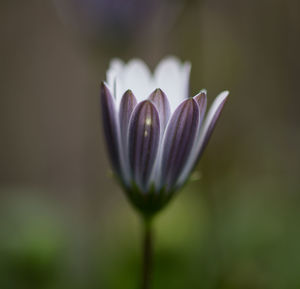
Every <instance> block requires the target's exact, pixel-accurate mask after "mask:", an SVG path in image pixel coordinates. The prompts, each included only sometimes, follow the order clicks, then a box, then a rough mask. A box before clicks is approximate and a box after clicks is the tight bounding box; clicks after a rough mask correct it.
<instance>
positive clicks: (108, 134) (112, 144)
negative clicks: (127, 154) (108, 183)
mask: <svg viewBox="0 0 300 289" xmlns="http://www.w3.org/2000/svg"><path fill="white" fill-rule="evenodd" d="M100 90H101V92H100V96H101V106H102V123H103V130H104V134H105V138H106V145H107V150H108V153H109V157H110V160H111V163H112V166H113V168H114V170H115V171H116V172H117V173H118V174H119V175H121V164H120V155H119V150H118V126H117V120H116V109H115V103H114V99H113V97H112V95H111V93H110V91H109V89H108V88H107V87H106V85H105V84H104V83H101V89H100Z"/></svg>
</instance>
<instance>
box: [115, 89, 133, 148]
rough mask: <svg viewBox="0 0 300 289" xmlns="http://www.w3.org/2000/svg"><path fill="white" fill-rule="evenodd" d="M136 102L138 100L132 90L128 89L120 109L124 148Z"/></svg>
mask: <svg viewBox="0 0 300 289" xmlns="http://www.w3.org/2000/svg"><path fill="white" fill-rule="evenodd" d="M136 104H137V101H136V98H135V96H134V95H133V93H132V91H131V90H127V91H126V92H125V93H124V94H123V96H122V99H121V103H120V111H119V118H120V131H121V138H122V143H123V146H124V149H126V148H127V136H128V126H129V120H130V117H131V114H132V112H133V109H134V108H135V106H136Z"/></svg>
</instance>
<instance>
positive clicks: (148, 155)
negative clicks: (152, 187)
mask: <svg viewBox="0 0 300 289" xmlns="http://www.w3.org/2000/svg"><path fill="white" fill-rule="evenodd" d="M159 139H160V122H159V115H158V111H157V109H156V107H155V105H154V104H153V103H151V102H150V101H148V100H145V101H143V102H141V103H139V104H138V105H137V106H136V108H135V109H134V111H133V114H132V117H131V119H130V124H129V139H128V140H129V146H128V150H129V161H130V167H131V170H132V174H133V178H134V181H135V182H136V183H137V184H138V185H139V186H141V187H142V189H144V190H146V188H147V185H148V182H149V179H150V176H151V173H152V168H153V165H154V162H155V159H156V155H157V151H158V145H159Z"/></svg>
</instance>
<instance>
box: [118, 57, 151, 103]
mask: <svg viewBox="0 0 300 289" xmlns="http://www.w3.org/2000/svg"><path fill="white" fill-rule="evenodd" d="M120 81H121V82H122V87H123V88H124V89H126V90H127V89H131V90H132V91H133V93H134V95H135V96H136V97H137V99H138V101H141V100H144V99H146V98H147V96H148V95H149V94H150V93H151V91H152V90H153V85H152V77H151V73H150V70H149V68H148V66H147V65H146V64H145V63H144V62H143V61H142V60H140V59H132V60H131V61H130V62H128V64H126V65H125V68H124V70H123V74H122V78H121V79H120Z"/></svg>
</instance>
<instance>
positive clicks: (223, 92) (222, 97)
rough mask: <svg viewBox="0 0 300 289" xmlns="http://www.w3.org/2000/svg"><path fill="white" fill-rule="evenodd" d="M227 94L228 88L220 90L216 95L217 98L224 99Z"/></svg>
mask: <svg viewBox="0 0 300 289" xmlns="http://www.w3.org/2000/svg"><path fill="white" fill-rule="evenodd" d="M228 95H229V91H228V90H224V91H222V92H221V93H220V94H219V95H218V96H217V98H218V99H220V100H221V99H222V100H225V99H226V98H227V97H228Z"/></svg>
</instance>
